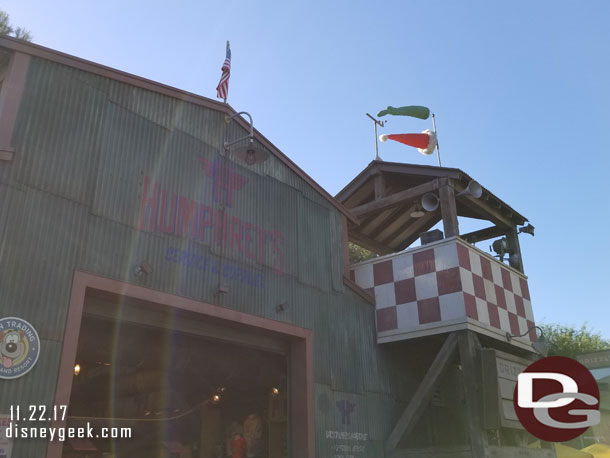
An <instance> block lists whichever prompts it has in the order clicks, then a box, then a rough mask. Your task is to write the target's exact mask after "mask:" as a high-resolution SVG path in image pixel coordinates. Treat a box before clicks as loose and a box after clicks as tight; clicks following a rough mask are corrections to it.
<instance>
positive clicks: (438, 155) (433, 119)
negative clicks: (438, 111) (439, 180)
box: [432, 113, 441, 167]
mask: <svg viewBox="0 0 610 458" xmlns="http://www.w3.org/2000/svg"><path fill="white" fill-rule="evenodd" d="M432 126H433V128H434V135H436V120H435V118H434V113H432ZM436 157H437V158H438V166H439V167H441V152H440V150H439V148H438V135H436Z"/></svg>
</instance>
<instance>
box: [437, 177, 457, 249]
mask: <svg viewBox="0 0 610 458" xmlns="http://www.w3.org/2000/svg"><path fill="white" fill-rule="evenodd" d="M438 195H439V199H440V204H441V215H442V216H443V228H444V232H445V237H455V236H456V235H459V234H460V229H459V226H458V219H457V210H456V208H455V193H454V191H453V188H452V187H451V186H449V185H445V186H441V188H440V189H439V191H438Z"/></svg>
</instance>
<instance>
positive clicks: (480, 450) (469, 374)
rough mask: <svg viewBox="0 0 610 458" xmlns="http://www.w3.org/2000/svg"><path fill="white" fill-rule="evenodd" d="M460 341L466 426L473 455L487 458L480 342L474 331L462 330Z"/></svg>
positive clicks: (476, 457)
mask: <svg viewBox="0 0 610 458" xmlns="http://www.w3.org/2000/svg"><path fill="white" fill-rule="evenodd" d="M458 342H459V348H460V363H461V365H462V374H463V376H464V394H465V397H466V423H467V424H466V427H467V432H468V437H469V438H470V447H471V449H472V457H473V458H485V457H487V456H488V444H487V437H486V435H485V430H484V428H483V409H482V406H481V374H480V367H481V366H480V364H479V361H478V354H477V353H478V352H477V347H478V346H479V345H480V344H479V341H478V338H477V336H476V334H475V333H474V332H473V331H461V332H460V334H459V336H458Z"/></svg>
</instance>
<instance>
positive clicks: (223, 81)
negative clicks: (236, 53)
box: [216, 41, 231, 102]
mask: <svg viewBox="0 0 610 458" xmlns="http://www.w3.org/2000/svg"><path fill="white" fill-rule="evenodd" d="M221 70H222V75H221V76H220V82H219V83H218V86H217V87H216V97H218V98H219V99H224V101H225V102H226V101H227V94H228V93H229V77H230V76H231V48H230V47H229V42H228V41H227V57H226V58H225V62H224V64H222V68H221Z"/></svg>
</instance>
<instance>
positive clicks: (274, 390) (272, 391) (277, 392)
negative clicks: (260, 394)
mask: <svg viewBox="0 0 610 458" xmlns="http://www.w3.org/2000/svg"><path fill="white" fill-rule="evenodd" d="M271 394H272V395H273V396H277V395H278V394H280V390H279V389H278V388H277V387H275V386H274V387H273V388H272V389H271Z"/></svg>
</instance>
